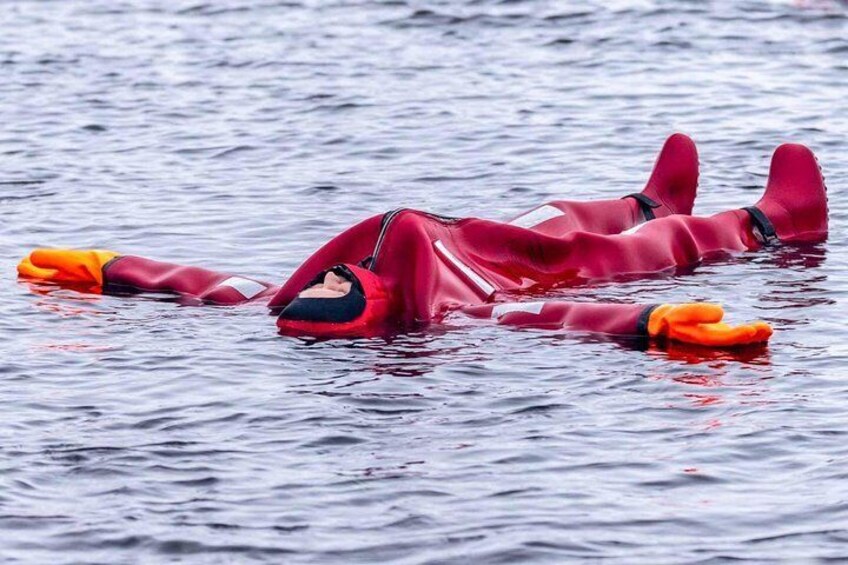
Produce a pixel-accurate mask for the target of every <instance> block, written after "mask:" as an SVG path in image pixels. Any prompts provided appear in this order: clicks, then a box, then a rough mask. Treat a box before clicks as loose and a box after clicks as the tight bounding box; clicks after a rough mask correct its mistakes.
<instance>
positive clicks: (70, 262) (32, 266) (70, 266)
mask: <svg viewBox="0 0 848 565" xmlns="http://www.w3.org/2000/svg"><path fill="white" fill-rule="evenodd" d="M118 255H119V253H115V252H114V251H101V250H97V249H36V250H35V251H33V252H32V253H30V254H29V256H27V257H24V259H23V260H22V261H21V262H20V263H19V264H18V274H20V275H21V276H23V277H29V278H34V279H44V280H47V281H54V282H69V283H81V284H95V285H98V286H100V285H102V284H103V265H105V264H106V263H108V262H109V261H111V260H112V259H114V258H115V257H118Z"/></svg>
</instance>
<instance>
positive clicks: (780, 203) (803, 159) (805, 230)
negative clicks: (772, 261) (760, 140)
mask: <svg viewBox="0 0 848 565" xmlns="http://www.w3.org/2000/svg"><path fill="white" fill-rule="evenodd" d="M745 211H747V212H748V213H749V214H750V215H751V219H752V221H753V223H754V226H755V228H756V230H757V231H758V232H759V234H757V235H758V236H762V240H763V242H764V243H769V242H774V240H779V241H781V242H815V241H822V240H824V239H825V238H827V187H826V186H825V184H824V177H822V173H821V167H819V164H818V161H817V160H816V156H815V155H813V152H812V151H810V150H809V149H808V148H807V147H805V146H803V145H798V144H794V143H787V144H785V145H781V146H780V147H778V148H777V150H775V152H774V156H773V157H772V159H771V170H770V171H769V179H768V183H767V184H766V192H765V194H764V195H763V197H762V198H761V199H760V201H759V202H757V203H756V204H755V205H754V206H751V207H749V208H745Z"/></svg>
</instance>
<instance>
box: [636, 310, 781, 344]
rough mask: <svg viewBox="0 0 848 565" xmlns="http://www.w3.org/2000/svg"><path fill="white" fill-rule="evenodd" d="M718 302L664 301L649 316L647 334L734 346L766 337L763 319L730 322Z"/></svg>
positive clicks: (764, 339) (767, 329)
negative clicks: (726, 320)
mask: <svg viewBox="0 0 848 565" xmlns="http://www.w3.org/2000/svg"><path fill="white" fill-rule="evenodd" d="M722 317H724V310H723V309H722V307H721V306H719V305H718V304H703V303H696V304H663V305H661V306H658V307H657V308H656V309H655V310H654V311H653V312H651V315H650V317H649V318H648V334H649V335H650V336H651V337H659V336H662V337H666V338H668V339H670V340H674V341H681V342H684V343H694V344H698V345H708V346H718V347H722V346H724V347H726V346H734V345H748V344H751V343H762V342H765V341H768V339H769V338H770V337H771V334H772V333H773V331H772V329H771V326H769V325H768V324H767V323H765V322H754V323H752V324H742V325H740V326H729V325H727V324H725V323H723V322H722V321H721V319H722Z"/></svg>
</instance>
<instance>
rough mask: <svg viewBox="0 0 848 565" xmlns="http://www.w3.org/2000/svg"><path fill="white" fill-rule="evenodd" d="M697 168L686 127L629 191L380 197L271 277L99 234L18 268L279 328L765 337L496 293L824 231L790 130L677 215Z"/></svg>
mask: <svg viewBox="0 0 848 565" xmlns="http://www.w3.org/2000/svg"><path fill="white" fill-rule="evenodd" d="M698 174H699V171H698V153H697V149H696V147H695V144H694V142H693V141H692V140H691V139H690V138H688V137H687V136H685V135H683V134H675V135H673V136H671V137H670V138H669V139H668V140H667V141H666V143H665V145H664V147H663V149H662V151H661V152H660V154H659V156H658V158H657V161H656V163H655V166H654V170H653V172H652V174H651V176H650V178H649V180H648V182H647V184H646V186H645V188H644V190H642V192H640V193H636V194H631V195H627V196H624V197H623V198H621V199H615V200H598V201H591V202H574V201H554V202H550V203H547V204H544V205H542V206H539V207H537V208H534V209H532V210H530V211H529V212H527V213H525V214H522V215H520V216H518V217H517V218H513V219H512V220H510V221H507V222H498V221H492V220H484V219H478V218H450V217H445V216H439V215H435V214H430V213H427V212H422V211H418V210H411V209H399V210H394V211H392V212H389V213H386V214H381V215H377V216H373V217H371V218H369V219H367V220H364V221H363V222H360V223H359V224H356V225H355V226H353V227H351V228H349V229H348V230H346V231H344V232H343V233H341V234H339V235H338V236H336V237H335V238H333V239H332V240H330V241H329V242H328V243H326V244H325V245H324V246H322V247H321V248H320V249H319V250H318V251H316V252H315V253H314V254H313V255H312V256H310V257H309V258H308V259H307V260H306V261H305V262H304V263H303V264H302V265H301V266H300V267H299V268H298V269H297V270H296V271H295V272H294V274H293V275H292V276H291V277H290V278H289V279H288V280H287V281H286V282H285V283H284V284H283V285H282V286H275V285H273V284H270V283H267V282H262V281H257V280H253V279H250V278H246V277H241V276H235V275H231V274H226V273H219V272H215V271H210V270H206V269H202V268H198V267H186V266H180V265H174V264H170V263H163V262H159V261H153V260H151V259H145V258H142V257H137V256H133V255H122V254H119V253H116V252H112V251H100V250H64V249H36V250H35V251H33V252H32V253H30V254H29V255H28V256H27V257H26V258H24V259H23V260H22V261H21V263H20V264H19V265H18V272H19V273H20V275H21V276H22V277H25V278H34V279H42V280H47V281H53V282H56V283H59V284H64V285H74V286H76V287H77V288H84V289H85V290H88V291H91V292H103V293H110V294H132V293H138V292H170V293H174V294H177V295H180V296H181V297H182V299H183V301H184V302H186V303H189V304H211V305H238V304H246V303H259V302H264V303H266V304H267V305H268V307H269V308H270V309H271V311H272V312H273V313H274V314H276V315H277V327H278V328H279V331H280V332H281V333H284V334H287V335H309V336H329V337H359V336H369V335H378V334H381V333H386V332H397V331H403V330H405V329H409V328H413V327H420V326H421V325H422V324H428V323H432V322H438V321H441V320H443V319H444V318H445V317H446V316H448V315H449V314H452V313H459V314H462V315H466V316H470V317H474V318H488V319H493V320H495V321H496V322H497V323H498V324H504V325H514V326H533V327H540V328H559V329H565V330H574V331H589V332H599V333H606V334H618V335H643V336H648V337H650V338H654V339H667V340H674V341H679V342H684V343H693V344H700V345H708V346H739V345H746V344H751V343H761V342H765V341H767V340H768V339H769V338H770V337H771V335H772V329H771V327H770V326H769V325H768V324H766V323H764V322H754V323H750V324H742V325H739V326H730V325H727V324H725V323H722V321H721V320H722V318H723V314H724V312H723V309H722V308H721V307H720V306H718V305H715V304H703V303H696V304H677V305H674V304H662V305H651V304H590V303H576V302H566V301H560V300H554V301H545V302H539V301H534V302H508V301H506V298H514V297H515V296H516V295H520V294H522V293H530V292H532V293H534V294H538V293H539V292H541V291H545V290H548V289H553V288H556V287H565V286H574V285H579V284H586V283H592V282H597V281H604V280H614V279H616V278H618V277H623V276H627V277H630V278H632V277H633V276H640V275H648V274H655V273H658V272H663V271H667V270H672V269H674V268H676V267H684V266H690V265H694V264H697V263H700V262H703V261H708V260H710V259H714V258H717V257H721V256H726V255H727V254H729V253H738V252H743V251H753V250H757V249H761V248H763V247H765V246H769V245H778V244H783V243H801V242H818V241H822V240H824V239H826V237H827V233H828V231H827V230H828V210H827V192H826V187H825V184H824V179H823V177H822V174H821V170H820V168H819V166H818V163H817V161H816V158H815V156H814V155H813V153H812V151H810V150H809V149H808V148H806V147H804V146H802V145H797V144H785V145H781V146H780V147H778V148H777V150H776V151H775V153H774V155H773V157H772V163H771V169H770V172H769V179H768V183H767V185H766V189H765V193H764V195H763V197H762V198H761V199H760V200H759V201H758V202H757V203H756V204H754V205H753V206H750V207H746V208H742V209H736V210H730V211H727V212H722V213H719V214H716V215H713V216H710V217H696V216H692V215H691V213H692V207H693V204H694V199H695V195H696V192H697V186H698ZM80 285H82V287H81V286H80Z"/></svg>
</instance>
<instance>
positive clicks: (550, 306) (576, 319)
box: [462, 301, 655, 336]
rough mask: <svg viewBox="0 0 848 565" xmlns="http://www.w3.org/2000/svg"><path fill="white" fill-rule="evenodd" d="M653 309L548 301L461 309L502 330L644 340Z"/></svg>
mask: <svg viewBox="0 0 848 565" xmlns="http://www.w3.org/2000/svg"><path fill="white" fill-rule="evenodd" d="M654 308H655V307H654V306H649V305H644V304H592V303H583V302H563V301H552V302H514V303H503V304H486V305H483V306H474V307H469V308H464V309H463V310H462V312H463V313H464V314H465V315H467V316H470V317H472V318H485V319H490V320H494V321H496V322H497V324H499V325H504V326H519V327H530V328H540V329H564V330H570V331H581V332H595V333H604V334H613V335H633V336H647V335H648V329H647V325H648V319H649V317H650V315H651V312H652V311H653V310H654Z"/></svg>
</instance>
